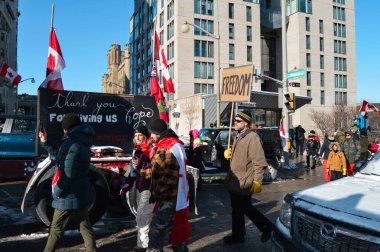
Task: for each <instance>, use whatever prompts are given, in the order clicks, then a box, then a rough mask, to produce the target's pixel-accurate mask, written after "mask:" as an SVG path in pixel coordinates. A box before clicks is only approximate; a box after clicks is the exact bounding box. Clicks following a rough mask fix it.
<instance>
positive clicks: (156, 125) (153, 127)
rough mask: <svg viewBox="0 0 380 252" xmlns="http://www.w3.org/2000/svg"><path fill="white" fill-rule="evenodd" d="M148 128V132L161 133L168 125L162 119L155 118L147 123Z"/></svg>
mask: <svg viewBox="0 0 380 252" xmlns="http://www.w3.org/2000/svg"><path fill="white" fill-rule="evenodd" d="M148 129H149V131H150V133H153V134H156V135H161V133H162V132H164V131H165V130H167V129H168V125H167V124H166V122H165V121H164V120H162V119H156V120H154V121H152V122H151V123H150V124H149V126H148Z"/></svg>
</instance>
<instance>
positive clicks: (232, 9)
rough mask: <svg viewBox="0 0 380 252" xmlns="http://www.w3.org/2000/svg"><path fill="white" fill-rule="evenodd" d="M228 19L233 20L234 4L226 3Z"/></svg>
mask: <svg viewBox="0 0 380 252" xmlns="http://www.w3.org/2000/svg"><path fill="white" fill-rule="evenodd" d="M228 18H229V19H233V18H234V4H233V3H228Z"/></svg>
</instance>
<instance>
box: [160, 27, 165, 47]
mask: <svg viewBox="0 0 380 252" xmlns="http://www.w3.org/2000/svg"><path fill="white" fill-rule="evenodd" d="M160 42H161V45H163V44H164V42H165V35H164V30H162V31H161V32H160Z"/></svg>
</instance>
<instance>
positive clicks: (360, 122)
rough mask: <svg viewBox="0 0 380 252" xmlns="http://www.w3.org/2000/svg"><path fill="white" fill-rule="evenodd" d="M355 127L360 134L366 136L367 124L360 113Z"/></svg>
mask: <svg viewBox="0 0 380 252" xmlns="http://www.w3.org/2000/svg"><path fill="white" fill-rule="evenodd" d="M356 126H357V127H358V128H359V132H360V134H364V135H367V122H366V118H365V117H364V115H363V113H360V115H359V116H358V119H357V120H356Z"/></svg>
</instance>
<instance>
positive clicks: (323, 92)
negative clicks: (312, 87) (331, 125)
mask: <svg viewBox="0 0 380 252" xmlns="http://www.w3.org/2000/svg"><path fill="white" fill-rule="evenodd" d="M321 105H325V91H323V90H321Z"/></svg>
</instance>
